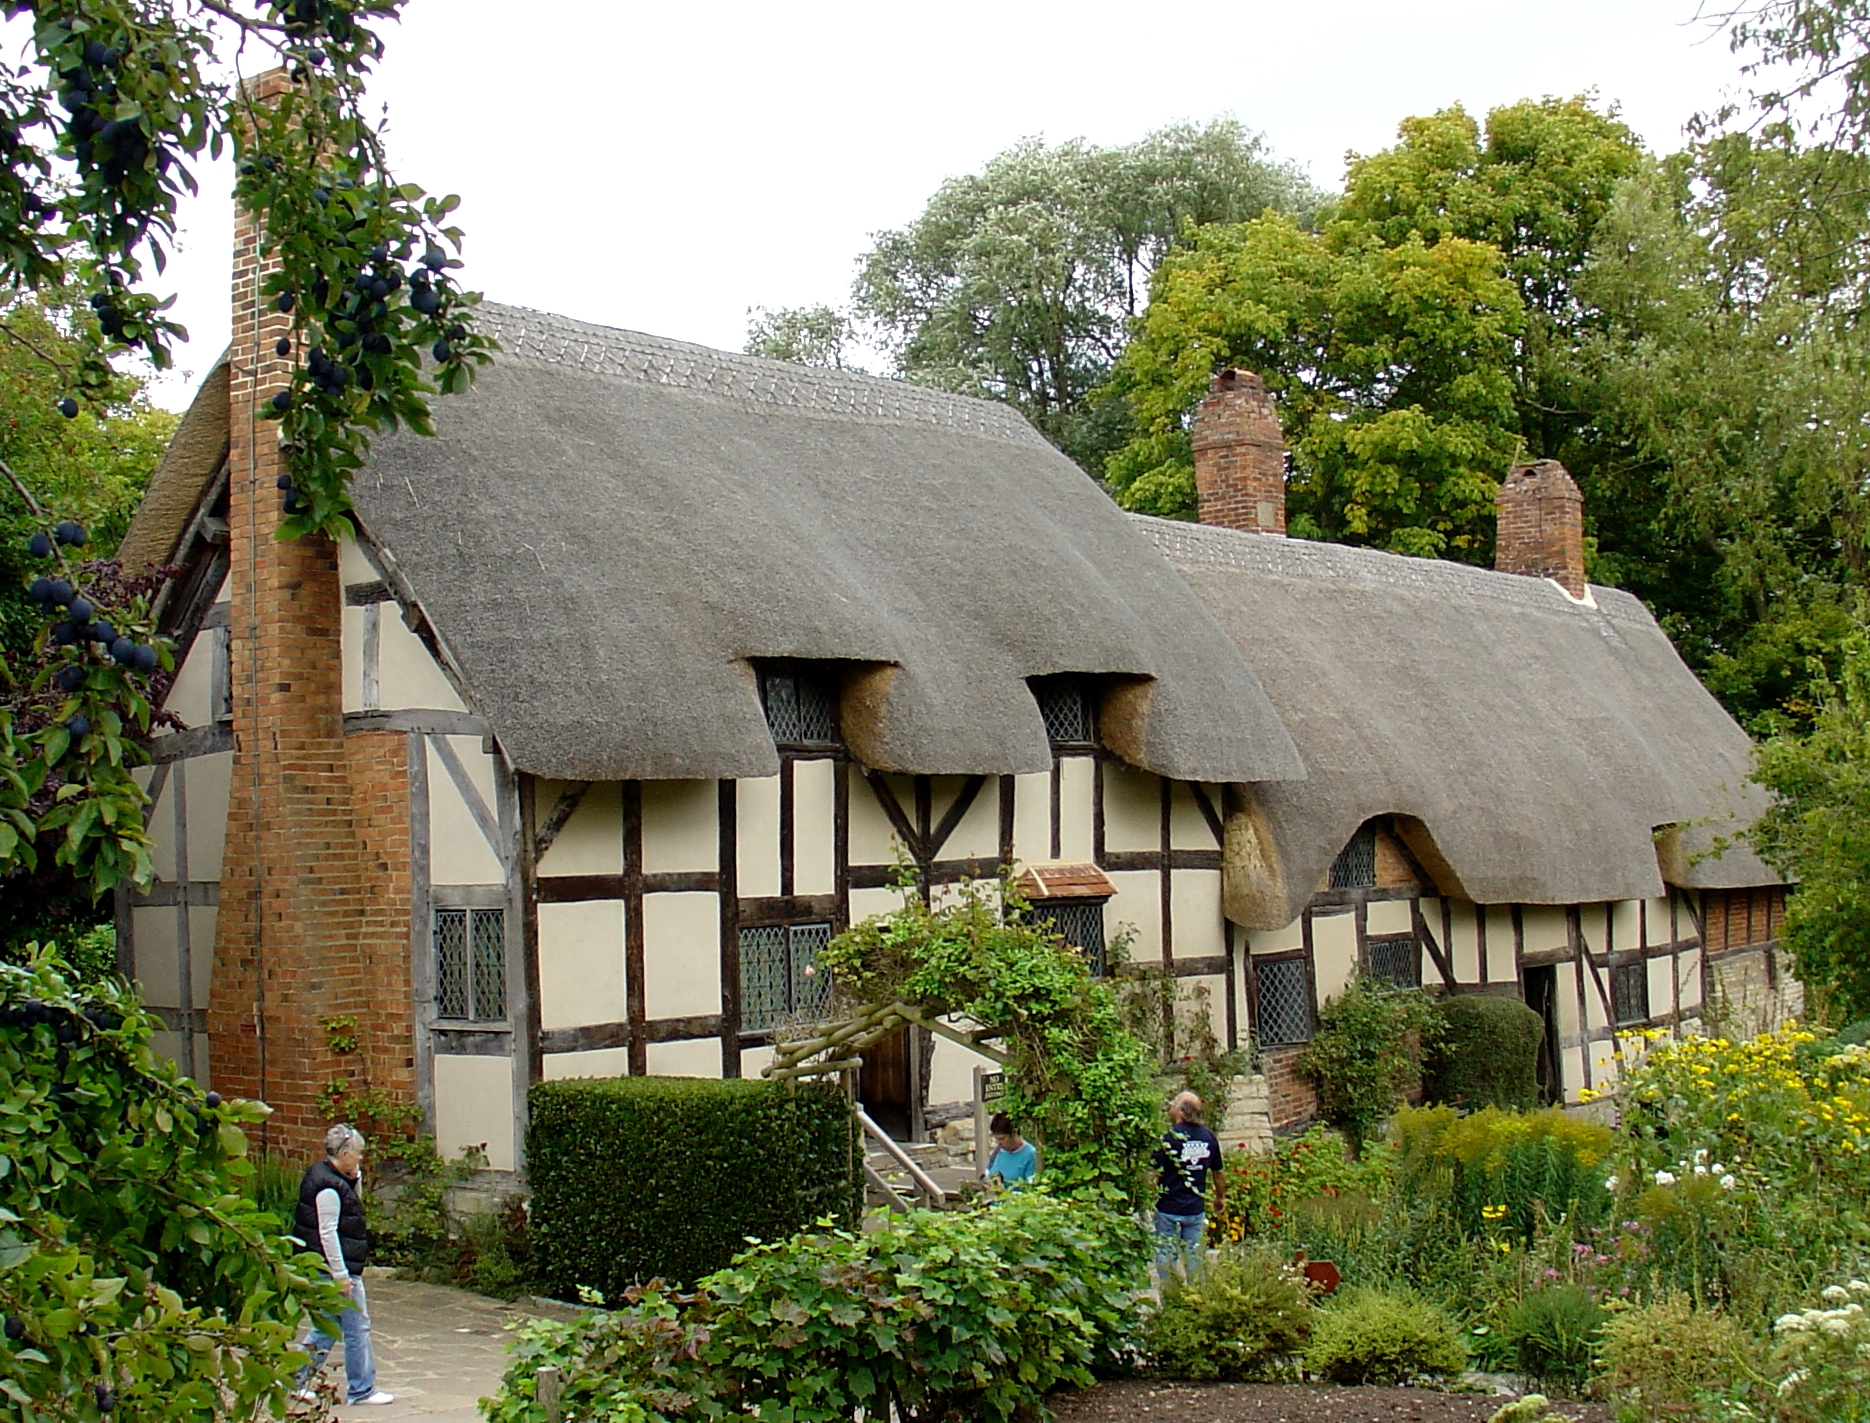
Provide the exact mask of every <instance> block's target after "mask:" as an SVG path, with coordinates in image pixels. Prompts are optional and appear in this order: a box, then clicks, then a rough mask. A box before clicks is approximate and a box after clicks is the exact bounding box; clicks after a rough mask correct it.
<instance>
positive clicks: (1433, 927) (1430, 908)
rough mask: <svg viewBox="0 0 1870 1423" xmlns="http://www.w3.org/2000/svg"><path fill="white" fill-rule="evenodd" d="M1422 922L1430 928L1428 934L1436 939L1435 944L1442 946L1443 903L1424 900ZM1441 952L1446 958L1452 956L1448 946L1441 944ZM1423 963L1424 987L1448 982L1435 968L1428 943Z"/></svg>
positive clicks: (1422, 947) (1435, 900) (1422, 954)
mask: <svg viewBox="0 0 1870 1423" xmlns="http://www.w3.org/2000/svg"><path fill="white" fill-rule="evenodd" d="M1422 922H1423V923H1424V924H1426V925H1427V926H1428V932H1429V934H1430V936H1431V937H1433V938H1434V940H1435V942H1436V943H1438V944H1441V939H1442V932H1441V901H1440V900H1439V899H1424V900H1423V901H1422ZM1441 951H1442V953H1443V955H1444V956H1450V955H1451V951H1450V949H1449V947H1448V945H1446V944H1441ZM1421 961H1422V982H1423V984H1424V985H1427V984H1435V983H1446V982H1447V980H1446V979H1444V978H1443V977H1442V973H1441V970H1440V969H1439V968H1437V967H1436V966H1435V956H1434V955H1433V954H1431V953H1430V952H1429V951H1428V945H1427V944H1426V943H1425V944H1423V945H1422V946H1421Z"/></svg>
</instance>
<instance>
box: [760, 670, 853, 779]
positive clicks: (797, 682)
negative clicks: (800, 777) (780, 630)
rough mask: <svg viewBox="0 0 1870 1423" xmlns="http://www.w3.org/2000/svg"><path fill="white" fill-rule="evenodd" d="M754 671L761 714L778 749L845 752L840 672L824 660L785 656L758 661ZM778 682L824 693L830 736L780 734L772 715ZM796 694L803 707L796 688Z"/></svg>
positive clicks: (797, 702) (820, 693)
mask: <svg viewBox="0 0 1870 1423" xmlns="http://www.w3.org/2000/svg"><path fill="white" fill-rule="evenodd" d="M753 671H754V677H755V683H756V689H757V691H758V694H759V698H760V714H761V715H762V716H764V717H765V718H766V730H767V734H768V735H770V736H771V737H772V738H773V745H774V746H775V747H776V748H777V749H779V750H781V751H785V752H795V753H807V754H810V753H818V754H821V755H822V754H824V753H826V752H831V751H842V750H843V749H844V727H843V722H842V711H843V708H842V706H841V702H842V693H843V679H842V677H841V675H840V674H839V673H838V672H837V671H835V670H832V669H831V668H829V667H828V666H827V665H826V664H824V663H817V662H808V661H797V660H783V659H782V660H774V661H760V662H755V663H754V664H753ZM776 682H790V683H792V684H793V686H794V688H797V687H800V686H809V687H812V688H813V689H814V690H815V691H816V692H817V693H818V694H819V695H821V696H822V698H823V700H824V704H825V708H826V712H827V715H828V717H829V721H830V732H829V735H827V736H824V737H804V738H793V737H787V738H785V739H783V740H782V739H781V737H780V734H779V727H778V726H777V725H776V724H775V722H774V718H773V693H772V687H773V684H774V683H776ZM794 696H795V702H796V704H798V705H801V706H802V705H803V699H800V698H798V697H797V693H796V691H795V693H794Z"/></svg>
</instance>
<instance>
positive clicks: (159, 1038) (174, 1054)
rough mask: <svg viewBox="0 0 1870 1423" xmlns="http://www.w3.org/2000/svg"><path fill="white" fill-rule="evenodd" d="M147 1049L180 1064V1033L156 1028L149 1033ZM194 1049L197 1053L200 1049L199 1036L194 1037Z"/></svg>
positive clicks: (178, 1065)
mask: <svg viewBox="0 0 1870 1423" xmlns="http://www.w3.org/2000/svg"><path fill="white" fill-rule="evenodd" d="M164 1006H167V1005H164ZM149 1049H150V1051H151V1052H153V1053H155V1054H156V1056H157V1057H166V1058H168V1059H169V1061H170V1062H173V1063H174V1064H175V1065H176V1066H177V1067H180V1066H181V1065H182V1035H181V1034H180V1033H172V1032H170V1031H169V1030H168V1029H166V1028H158V1029H156V1031H155V1032H153V1033H151V1034H150V1035H149ZM195 1051H196V1052H197V1053H199V1052H200V1051H201V1040H200V1039H199V1038H198V1039H196V1045H195ZM204 1085H205V1084H204Z"/></svg>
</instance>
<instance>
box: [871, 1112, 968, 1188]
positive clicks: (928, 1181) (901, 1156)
mask: <svg viewBox="0 0 1870 1423" xmlns="http://www.w3.org/2000/svg"><path fill="white" fill-rule="evenodd" d="M851 1110H852V1111H853V1112H855V1113H856V1114H857V1121H858V1124H859V1125H860V1126H862V1127H863V1129H864V1135H865V1136H868V1137H874V1138H875V1139H876V1140H877V1141H878V1142H880V1143H882V1146H883V1149H884V1150H885V1151H887V1152H888V1153H889V1154H890V1155H891V1156H892V1157H893V1158H894V1159H895V1161H896V1164H897V1165H898V1166H900V1167H902V1168H903V1170H905V1171H907V1172H908V1173H909V1179H910V1180H911V1181H914V1182H915V1183H916V1189H917V1190H918V1191H920V1192H921V1193H922V1195H923V1196H924V1197H925V1198H926V1199H927V1200H928V1203H929V1204H930V1205H932V1206H937V1205H940V1204H941V1203H942V1202H944V1201H946V1200H947V1199H948V1193H947V1192H946V1191H944V1190H943V1189H942V1188H941V1187H940V1186H938V1185H937V1184H936V1183H935V1179H934V1177H932V1176H930V1175H929V1174H928V1172H926V1171H924V1170H923V1169H922V1168H921V1167H920V1166H918V1165H916V1164H915V1161H914V1160H913V1159H912V1158H911V1157H910V1155H909V1153H908V1152H906V1151H904V1150H903V1149H902V1144H901V1143H900V1142H898V1141H897V1140H896V1139H895V1138H894V1137H892V1136H891V1135H890V1134H889V1133H888V1132H886V1131H884V1130H883V1128H882V1127H880V1126H878V1125H877V1124H876V1123H875V1122H874V1121H872V1120H871V1119H870V1114H869V1113H868V1112H866V1111H865V1110H864V1109H863V1108H862V1107H860V1106H858V1105H857V1104H856V1103H852V1104H851Z"/></svg>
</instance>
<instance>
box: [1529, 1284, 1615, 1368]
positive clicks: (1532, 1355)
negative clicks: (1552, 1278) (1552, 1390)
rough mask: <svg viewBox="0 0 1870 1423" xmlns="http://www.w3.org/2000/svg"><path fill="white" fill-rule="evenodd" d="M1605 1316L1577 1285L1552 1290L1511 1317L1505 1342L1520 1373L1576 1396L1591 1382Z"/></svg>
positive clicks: (1535, 1296)
mask: <svg viewBox="0 0 1870 1423" xmlns="http://www.w3.org/2000/svg"><path fill="white" fill-rule="evenodd" d="M1603 1327H1604V1311H1603V1307H1602V1306H1600V1305H1599V1304H1598V1302H1597V1301H1596V1300H1594V1299H1592V1298H1591V1296H1590V1294H1589V1293H1588V1292H1586V1291H1585V1290H1584V1289H1582V1288H1580V1287H1579V1286H1577V1285H1571V1284H1556V1285H1548V1286H1547V1287H1546V1288H1544V1289H1541V1290H1535V1291H1533V1292H1532V1293H1531V1294H1529V1295H1527V1296H1526V1297H1525V1298H1524V1299H1522V1300H1521V1301H1520V1302H1519V1305H1518V1307H1517V1308H1515V1309H1514V1310H1513V1312H1512V1313H1511V1314H1510V1315H1508V1316H1507V1323H1506V1331H1505V1332H1506V1337H1507V1339H1508V1341H1509V1342H1510V1343H1511V1344H1512V1346H1513V1350H1514V1362H1515V1363H1516V1364H1517V1365H1518V1366H1519V1371H1520V1372H1521V1373H1522V1374H1524V1375H1525V1376H1526V1377H1527V1378H1529V1379H1531V1380H1533V1381H1534V1382H1535V1383H1538V1384H1540V1385H1552V1384H1557V1385H1560V1386H1562V1387H1565V1388H1568V1389H1572V1390H1576V1389H1579V1388H1581V1387H1582V1386H1583V1385H1584V1383H1585V1381H1586V1380H1587V1379H1589V1378H1590V1376H1591V1367H1592V1364H1593V1363H1594V1362H1595V1357H1596V1351H1597V1337H1598V1333H1599V1331H1600V1330H1602V1329H1603Z"/></svg>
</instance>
